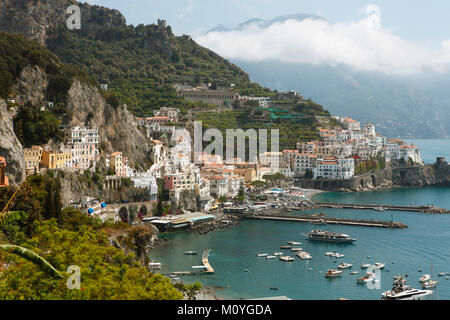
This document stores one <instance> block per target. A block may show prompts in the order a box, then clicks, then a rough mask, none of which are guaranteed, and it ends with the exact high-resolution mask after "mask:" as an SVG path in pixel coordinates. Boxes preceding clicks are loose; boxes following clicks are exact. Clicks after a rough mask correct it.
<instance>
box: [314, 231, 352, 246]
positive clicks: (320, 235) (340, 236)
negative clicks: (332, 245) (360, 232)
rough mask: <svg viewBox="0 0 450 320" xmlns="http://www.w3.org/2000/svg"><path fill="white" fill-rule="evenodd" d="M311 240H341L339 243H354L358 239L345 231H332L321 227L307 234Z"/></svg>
mask: <svg viewBox="0 0 450 320" xmlns="http://www.w3.org/2000/svg"><path fill="white" fill-rule="evenodd" d="M306 236H307V237H308V239H309V240H313V241H326V242H339V243H353V242H355V241H356V239H354V238H350V236H349V235H347V234H344V233H337V232H331V231H323V230H320V229H317V230H312V231H310V232H308V233H307V234H306Z"/></svg>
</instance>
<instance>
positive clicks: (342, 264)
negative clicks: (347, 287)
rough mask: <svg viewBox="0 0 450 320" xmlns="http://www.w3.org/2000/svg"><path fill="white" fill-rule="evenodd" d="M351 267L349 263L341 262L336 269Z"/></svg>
mask: <svg viewBox="0 0 450 320" xmlns="http://www.w3.org/2000/svg"><path fill="white" fill-rule="evenodd" d="M352 266H353V265H352V264H351V263H345V262H342V263H341V264H340V265H338V269H348V268H351V267H352Z"/></svg>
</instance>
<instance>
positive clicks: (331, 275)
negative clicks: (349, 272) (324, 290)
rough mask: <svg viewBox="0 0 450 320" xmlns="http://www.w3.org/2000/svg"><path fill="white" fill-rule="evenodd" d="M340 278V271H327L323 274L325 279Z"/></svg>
mask: <svg viewBox="0 0 450 320" xmlns="http://www.w3.org/2000/svg"><path fill="white" fill-rule="evenodd" d="M340 276H342V271H341V270H334V269H328V271H327V273H325V277H326V278H335V277H340Z"/></svg>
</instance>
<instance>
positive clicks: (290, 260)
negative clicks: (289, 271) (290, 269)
mask: <svg viewBox="0 0 450 320" xmlns="http://www.w3.org/2000/svg"><path fill="white" fill-rule="evenodd" d="M281 260H282V261H284V262H292V261H294V260H295V259H294V258H292V257H288V256H286V257H283V259H281Z"/></svg>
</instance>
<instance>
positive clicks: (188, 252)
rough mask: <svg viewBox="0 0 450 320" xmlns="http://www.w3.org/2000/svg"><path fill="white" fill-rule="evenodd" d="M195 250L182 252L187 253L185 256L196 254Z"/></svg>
mask: <svg viewBox="0 0 450 320" xmlns="http://www.w3.org/2000/svg"><path fill="white" fill-rule="evenodd" d="M197 253H198V252H197V251H186V252H185V253H184V254H185V255H187V256H195V255H197Z"/></svg>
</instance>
